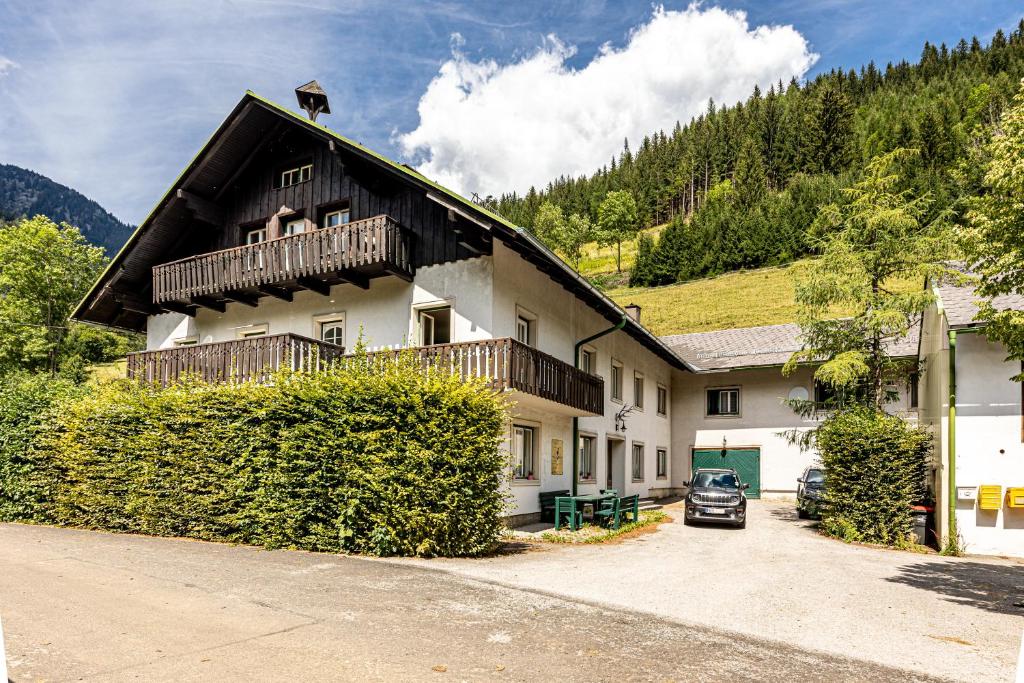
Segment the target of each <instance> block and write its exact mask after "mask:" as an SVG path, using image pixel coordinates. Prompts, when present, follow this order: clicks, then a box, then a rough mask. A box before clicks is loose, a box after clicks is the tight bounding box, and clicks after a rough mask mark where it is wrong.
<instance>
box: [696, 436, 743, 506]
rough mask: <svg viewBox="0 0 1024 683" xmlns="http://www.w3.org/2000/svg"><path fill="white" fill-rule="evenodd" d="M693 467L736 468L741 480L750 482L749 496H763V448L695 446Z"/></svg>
mask: <svg viewBox="0 0 1024 683" xmlns="http://www.w3.org/2000/svg"><path fill="white" fill-rule="evenodd" d="M691 465H692V469H691V470H690V472H693V470H695V469H697V468H698V467H717V468H723V467H724V468H726V469H729V468H731V469H734V470H736V473H737V474H738V475H740V481H741V482H743V483H744V484H750V488H749V489H747V492H746V493H747V498H760V497H761V449H760V448H694V449H693V460H692V463H691Z"/></svg>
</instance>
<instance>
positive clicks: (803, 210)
mask: <svg viewBox="0 0 1024 683" xmlns="http://www.w3.org/2000/svg"><path fill="white" fill-rule="evenodd" d="M1022 76H1024V20H1022V21H1021V23H1020V25H1019V26H1018V28H1017V30H1015V31H1014V32H1013V33H1012V34H1011V35H1010V36H1009V37H1007V36H1006V35H1005V34H1004V33H1003V32H1002V31H999V32H997V33H996V34H995V35H994V36H993V37H992V39H991V41H990V42H989V43H988V44H987V45H983V44H982V42H981V41H980V40H979V39H978V38H973V39H970V40H966V39H964V40H961V41H960V42H959V43H958V44H957V45H956V46H954V47H953V48H952V49H950V48H948V47H947V46H946V45H938V46H936V45H932V44H927V43H926V44H925V46H924V48H923V50H922V53H921V58H920V60H919V61H918V62H917V63H916V64H911V63H908V62H900V63H897V64H888V65H887V66H886V67H885V68H883V69H879V68H878V67H877V66H876V65H875V64H874V63H871V64H868V65H866V66H863V67H862V68H861V69H860V70H859V71H857V70H853V69H850V70H848V71H846V70H833V71H832V72H830V73H827V74H822V75H820V76H818V77H816V78H815V79H813V80H812V81H810V82H808V83H806V84H803V85H801V84H799V83H797V82H796V81H791V82H790V83H789V84H783V83H781V82H780V83H778V84H777V85H776V86H773V87H771V88H770V89H769V90H768V92H766V93H764V92H761V91H759V90H758V89H756V88H755V89H754V91H753V93H752V94H751V96H750V98H749V99H747V101H746V102H742V103H738V104H735V105H733V106H719V105H718V104H717V103H714V102H711V103H710V104H709V106H708V110H707V112H706V113H705V114H703V115H701V116H699V117H697V118H696V119H693V120H691V121H690V122H689V123H688V124H686V125H681V124H678V123H677V124H676V126H675V128H674V130H672V131H671V132H670V133H666V132H665V131H657V132H654V133H652V134H651V135H649V136H647V137H645V138H644V139H643V140H642V141H641V142H640V144H639V146H637V147H635V148H631V146H630V144H629V142H628V141H627V142H626V145H625V146H624V148H623V150H622V152H621V153H620V154H619V155H618V156H616V157H613V158H612V159H611V160H610V162H609V164H608V165H607V166H605V167H604V168H602V169H600V170H598V171H597V172H596V173H594V174H593V175H592V176H590V177H580V178H565V177H563V178H559V179H557V180H555V181H553V182H552V183H550V184H549V185H548V187H547V188H545V189H543V190H541V191H537V190H534V189H531V190H530V191H529V192H528V193H527V194H526V195H525V196H517V195H516V194H514V193H513V194H506V195H502V196H501V197H499V198H496V199H495V198H490V197H489V198H488V199H487V200H484V201H486V202H488V203H489V204H490V206H491V207H492V208H495V209H496V210H497V211H499V212H500V213H502V214H503V215H504V216H506V217H507V218H509V219H510V220H513V221H515V222H517V223H518V224H520V225H527V226H534V222H535V220H534V219H535V217H536V215H537V212H538V210H539V209H540V208H541V206H542V205H544V204H545V203H548V202H550V203H551V204H553V205H554V206H555V207H558V208H559V209H561V211H562V212H563V213H564V215H565V216H569V215H571V214H579V215H580V216H582V217H586V218H589V220H590V221H591V222H592V223H594V224H597V223H598V222H599V221H598V218H599V216H598V209H599V207H600V204H601V202H602V201H603V200H604V199H605V197H606V196H607V195H608V193H609V192H613V191H618V190H627V191H628V192H629V193H630V194H632V196H633V197H634V199H635V200H636V203H637V209H638V217H639V220H638V223H637V225H636V227H637V228H643V227H647V226H651V225H657V224H660V223H665V222H668V223H669V227H668V228H667V229H665V230H664V231H663V232H662V233H661V235H660V237H659V238H658V239H657V240H654V239H651V238H649V237H645V236H641V238H640V241H639V249H638V255H637V259H636V263H635V264H634V266H633V270H632V273H631V280H630V281H631V284H634V285H657V284H667V283H671V282H676V281H679V280H687V279H692V278H696V277H703V276H707V275H713V274H716V273H722V272H728V271H731V270H735V269H738V268H751V267H759V266H765V265H776V264H783V263H787V262H789V261H792V260H793V259H795V258H798V257H800V256H802V255H806V254H810V253H813V252H814V245H813V241H812V240H810V239H808V230H809V228H810V226H811V225H812V224H813V222H814V220H815V217H816V216H817V214H818V209H819V207H821V206H823V205H825V204H828V203H832V202H838V201H841V200H842V196H843V195H842V193H841V192H840V189H841V188H844V187H848V186H849V185H851V184H852V183H853V182H854V181H855V180H856V179H857V178H858V177H859V174H860V173H861V172H862V169H863V167H864V165H865V164H866V163H867V162H868V161H869V160H870V159H871V158H873V157H875V156H877V155H879V154H882V153H884V152H888V151H890V150H892V149H894V148H897V147H909V148H916V149H918V150H920V155H919V157H918V160H917V161H916V162H915V164H914V166H913V168H912V170H911V173H910V180H909V186H908V189H911V190H912V191H913V192H914V193H915V194H916V195H921V194H924V193H930V194H931V196H932V198H933V199H934V200H935V201H934V204H933V205H932V208H931V211H932V213H933V214H937V213H938V212H941V211H950V212H951V217H952V218H953V219H954V220H957V219H958V218H959V216H960V213H961V211H962V201H961V199H962V198H964V197H966V196H971V195H973V194H976V193H977V191H978V188H979V184H980V168H981V162H982V161H983V159H981V158H980V155H981V152H980V149H981V146H982V145H983V144H984V143H985V142H986V141H987V140H988V139H989V137H990V135H991V133H992V128H993V126H994V125H995V124H996V122H997V120H998V117H999V114H1000V113H1001V111H1002V109H1003V108H1004V106H1005V105H1006V104H1007V103H1008V102H1009V101H1010V99H1011V98H1012V96H1013V94H1014V93H1015V92H1016V90H1017V88H1018V87H1019V83H1020V79H1021V77H1022ZM542 213H543V212H542ZM538 232H540V233H542V234H543V232H544V231H543V230H538ZM598 237H600V235H598Z"/></svg>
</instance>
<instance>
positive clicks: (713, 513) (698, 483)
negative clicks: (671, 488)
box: [683, 468, 750, 529]
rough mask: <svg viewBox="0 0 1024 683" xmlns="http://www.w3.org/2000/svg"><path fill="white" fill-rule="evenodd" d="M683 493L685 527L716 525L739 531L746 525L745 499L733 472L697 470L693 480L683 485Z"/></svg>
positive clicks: (736, 476) (743, 485)
mask: <svg viewBox="0 0 1024 683" xmlns="http://www.w3.org/2000/svg"><path fill="white" fill-rule="evenodd" d="M684 484H685V485H686V486H688V487H689V491H687V493H686V516H685V518H684V519H683V522H684V523H685V524H690V523H691V522H697V521H700V522H717V523H719V524H732V525H733V526H736V527H739V528H740V529H743V528H744V527H746V526H747V497H746V496H745V495H743V492H744V491H745V490H746V489H747V488H749V487H750V484H744V483H743V482H741V481H740V477H739V475H738V474H736V470H724V469H723V470H717V469H705V468H701V469H697V470H694V472H693V479H692V480H691V481H687V482H684Z"/></svg>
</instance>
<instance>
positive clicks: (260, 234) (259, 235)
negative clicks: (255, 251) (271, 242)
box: [245, 228, 267, 244]
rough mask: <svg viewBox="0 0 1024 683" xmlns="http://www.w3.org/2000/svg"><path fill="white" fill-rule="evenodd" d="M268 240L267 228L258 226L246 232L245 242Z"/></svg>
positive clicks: (253, 242) (255, 242) (257, 242)
mask: <svg viewBox="0 0 1024 683" xmlns="http://www.w3.org/2000/svg"><path fill="white" fill-rule="evenodd" d="M266 241H267V229H266V228H256V229H255V230H250V231H248V232H247V233H245V243H246V244H259V243H260V242H266Z"/></svg>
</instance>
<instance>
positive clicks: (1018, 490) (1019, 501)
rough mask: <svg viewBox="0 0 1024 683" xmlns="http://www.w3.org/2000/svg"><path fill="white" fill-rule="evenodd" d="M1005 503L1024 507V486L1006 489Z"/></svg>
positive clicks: (1015, 506) (1010, 505) (1014, 506)
mask: <svg viewBox="0 0 1024 683" xmlns="http://www.w3.org/2000/svg"><path fill="white" fill-rule="evenodd" d="M1006 504H1007V505H1008V506H1009V507H1012V508H1024V486H1017V487H1012V488H1008V489H1006Z"/></svg>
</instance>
